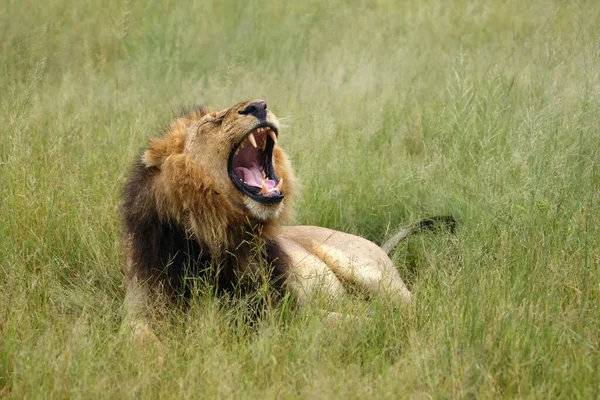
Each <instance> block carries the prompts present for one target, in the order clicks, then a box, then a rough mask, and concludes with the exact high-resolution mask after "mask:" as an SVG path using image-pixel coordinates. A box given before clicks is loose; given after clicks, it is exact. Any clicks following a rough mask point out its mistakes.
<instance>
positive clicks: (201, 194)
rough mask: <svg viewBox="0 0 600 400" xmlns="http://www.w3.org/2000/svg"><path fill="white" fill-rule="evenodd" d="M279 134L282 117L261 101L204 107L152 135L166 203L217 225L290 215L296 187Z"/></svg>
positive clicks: (149, 158)
mask: <svg viewBox="0 0 600 400" xmlns="http://www.w3.org/2000/svg"><path fill="white" fill-rule="evenodd" d="M278 136H279V122H278V120H277V118H276V117H275V115H274V114H273V113H272V112H271V111H270V110H269V109H268V108H267V104H266V103H265V102H264V101H262V100H247V101H243V102H241V103H238V104H236V105H234V106H233V107H230V108H227V109H224V110H220V111H211V110H209V109H207V108H204V107H198V108H196V109H195V110H193V111H192V112H190V113H188V114H186V115H185V116H183V117H181V118H178V119H176V120H175V121H174V122H173V123H172V124H171V125H170V126H169V128H168V129H167V132H166V134H165V136H164V137H163V138H159V139H153V140H151V141H150V146H149V148H148V149H147V150H146V151H145V152H144V154H143V156H142V162H143V164H144V165H145V167H146V168H156V169H158V170H159V175H158V177H157V179H156V185H155V191H158V192H160V193H161V195H162V196H164V197H165V200H164V204H161V207H162V208H164V210H165V212H167V213H169V214H170V215H172V216H174V217H176V218H177V219H178V220H180V221H182V219H190V218H191V221H187V222H189V224H191V225H198V224H209V225H211V228H212V229H213V230H214V229H219V228H220V226H219V225H228V226H229V225H231V224H236V223H242V222H243V221H248V220H251V221H250V222H252V221H254V222H259V223H267V222H274V221H277V220H279V219H281V218H282V217H284V216H287V214H288V212H287V211H289V208H290V207H289V202H290V197H291V196H292V195H293V189H294V178H293V174H292V170H291V168H290V166H289V163H288V160H287V157H286V156H285V154H284V152H283V150H281V148H280V147H279V146H278V145H277V139H278ZM156 197H157V198H159V197H161V196H156ZM286 210H287V211H286ZM182 222H183V221H182ZM186 225H188V224H186ZM191 228H195V227H194V226H191ZM204 229H205V228H204Z"/></svg>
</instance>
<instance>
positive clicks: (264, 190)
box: [260, 181, 269, 196]
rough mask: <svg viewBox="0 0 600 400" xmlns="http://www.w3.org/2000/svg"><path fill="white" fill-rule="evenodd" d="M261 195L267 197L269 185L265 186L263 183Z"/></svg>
mask: <svg viewBox="0 0 600 400" xmlns="http://www.w3.org/2000/svg"><path fill="white" fill-rule="evenodd" d="M260 193H261V194H262V195H263V196H267V195H268V194H269V189H267V185H265V182H264V181H263V183H262V186H261V188H260Z"/></svg>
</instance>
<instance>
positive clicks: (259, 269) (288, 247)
mask: <svg viewBox="0 0 600 400" xmlns="http://www.w3.org/2000/svg"><path fill="white" fill-rule="evenodd" d="M278 128H279V126H278V122H277V120H276V118H275V116H274V115H273V114H271V113H270V112H269V111H267V110H266V104H265V103H264V102H260V101H258V102H249V101H247V102H243V103H240V104H238V105H236V106H234V107H231V108H229V109H225V110H221V111H216V112H213V111H211V110H209V109H207V108H204V107H198V108H196V109H195V110H193V111H192V112H190V113H188V114H187V115H185V116H183V117H181V118H178V119H176V120H175V121H174V122H173V123H172V124H171V125H170V126H169V127H168V128H167V130H166V132H165V134H164V136H163V137H162V138H159V139H153V140H151V142H150V146H149V147H148V149H147V150H145V152H144V153H143V155H142V157H141V159H140V160H139V161H138V162H137V163H136V164H135V166H134V168H133V170H132V173H131V175H130V178H129V180H128V182H127V184H126V185H125V188H124V191H123V207H122V213H123V219H124V231H125V232H124V233H125V235H124V237H125V242H126V243H125V244H126V257H127V270H126V291H127V296H126V297H127V307H128V311H129V313H130V316H131V317H133V318H134V320H138V321H140V320H143V319H145V318H147V316H148V315H149V314H151V313H152V311H153V310H156V309H158V308H161V306H163V305H166V304H169V302H170V300H172V299H178V298H182V297H183V298H187V297H189V289H190V288H189V285H187V284H186V282H187V281H188V280H186V278H188V277H194V278H197V277H199V278H207V279H209V280H211V281H212V282H214V284H215V285H216V286H217V287H218V288H219V289H222V290H240V289H241V290H243V291H246V290H252V288H253V287H252V286H253V285H252V283H253V282H256V277H257V276H259V277H261V279H263V280H264V278H266V280H267V281H268V282H269V284H270V286H271V287H272V288H273V291H274V292H276V293H277V292H281V291H289V292H292V293H294V294H295V295H296V298H297V299H298V300H299V301H300V302H304V301H306V300H307V299H309V298H310V296H311V295H312V294H313V293H315V292H317V291H319V292H324V293H326V294H328V295H331V296H339V295H342V294H343V293H345V284H347V283H350V284H352V286H354V287H359V288H362V289H364V290H365V291H367V292H369V293H375V294H381V295H386V296H391V297H392V298H395V299H398V300H400V301H409V300H410V292H409V291H408V290H407V289H406V287H405V286H404V283H403V282H402V279H401V278H400V276H399V274H398V272H397V270H396V269H395V268H394V266H393V264H392V262H391V261H390V259H389V258H388V256H387V254H386V252H384V251H383V250H382V249H381V248H379V247H378V246H377V245H375V244H373V243H371V242H369V241H368V240H366V239H363V238H360V237H357V236H354V235H349V234H346V233H342V232H337V231H333V230H330V229H326V228H318V227H308V226H292V227H283V228H282V227H280V222H281V221H283V220H285V219H286V218H288V217H289V214H290V211H291V205H290V201H291V200H292V199H293V196H294V175H293V171H292V169H291V167H290V165H289V162H288V160H287V157H286V156H285V154H284V152H283V151H282V150H281V148H280V147H279V146H277V145H276V141H277V140H276V139H277V137H276V135H277V134H278ZM253 141H254V142H258V144H256V143H252V144H249V143H251V142H253ZM251 145H252V146H253V147H250V146H251ZM245 146H246V147H245ZM248 149H249V150H248ZM259 164H260V165H259ZM258 172H260V174H258ZM261 174H262V177H261V176H260V175H261ZM275 185H276V186H275Z"/></svg>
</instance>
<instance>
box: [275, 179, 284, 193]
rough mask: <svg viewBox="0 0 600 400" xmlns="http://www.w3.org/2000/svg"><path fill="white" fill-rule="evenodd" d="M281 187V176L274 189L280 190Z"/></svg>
mask: <svg viewBox="0 0 600 400" xmlns="http://www.w3.org/2000/svg"><path fill="white" fill-rule="evenodd" d="M282 188H283V178H281V179H279V182H277V186H275V189H274V190H277V191H279V192H281V189H282Z"/></svg>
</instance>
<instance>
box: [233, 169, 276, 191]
mask: <svg viewBox="0 0 600 400" xmlns="http://www.w3.org/2000/svg"><path fill="white" fill-rule="evenodd" d="M233 173H234V174H235V175H236V176H237V177H238V178H240V179H241V180H243V181H244V182H245V183H246V185H250V186H254V187H257V188H260V187H262V183H263V182H264V183H265V186H266V187H267V189H272V188H274V187H275V181H273V180H271V179H263V178H262V174H261V171H260V168H258V167H257V166H255V165H252V167H250V168H246V167H237V168H234V169H233Z"/></svg>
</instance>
